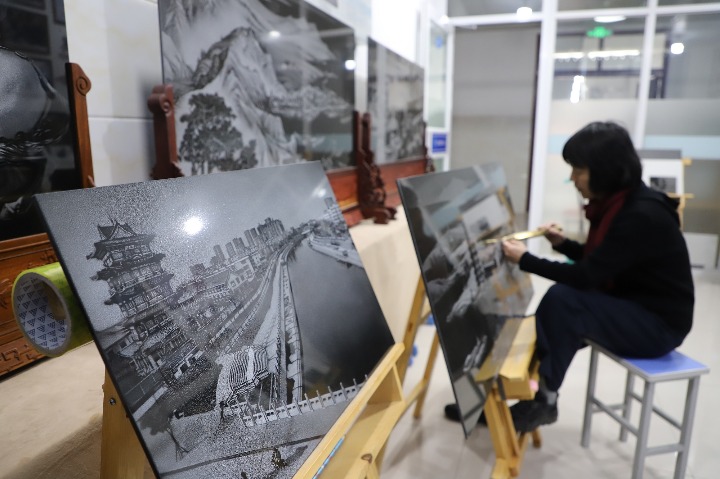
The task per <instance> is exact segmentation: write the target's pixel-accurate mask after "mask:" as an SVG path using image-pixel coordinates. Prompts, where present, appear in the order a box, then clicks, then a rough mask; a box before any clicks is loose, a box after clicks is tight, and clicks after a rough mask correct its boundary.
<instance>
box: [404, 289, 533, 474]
mask: <svg viewBox="0 0 720 479" xmlns="http://www.w3.org/2000/svg"><path fill="white" fill-rule="evenodd" d="M427 316H428V307H427V299H426V296H425V285H424V283H423V280H422V278H420V279H419V281H418V286H417V288H416V290H415V297H414V299H413V304H412V307H411V309H410V315H409V317H408V322H407V327H406V329H405V336H404V339H403V344H404V346H405V352H404V354H403V355H402V356H401V358H400V365H399V366H398V369H399V371H400V372H401V374H400V377H401V379H404V377H405V372H406V370H407V365H408V361H409V359H410V354H412V347H413V344H414V342H415V336H416V335H417V331H418V328H419V326H420V325H421V324H422V323H423V322H424V321H425V320H426V319H427ZM438 346H439V339H438V334H437V332H435V334H434V335H433V342H432V345H431V346H430V352H429V356H428V360H427V364H426V365H425V372H424V374H423V377H422V379H421V380H420V381H419V382H418V384H416V385H415V387H414V388H413V390H412V391H411V392H410V394H408V396H407V398H406V401H405V402H406V409H407V408H409V407H410V406H411V405H412V404H413V402H415V410H414V412H413V417H414V418H416V419H418V418H420V416H421V414H422V407H423V404H424V402H425V396H426V394H427V390H428V387H429V385H430V376H431V375H432V370H433V367H434V364H435V359H436V357H437V352H438ZM534 352H535V317H534V316H531V317H528V318H525V319H524V320H523V322H522V324H521V326H520V328H519V330H518V331H517V333H516V335H515V338H514V340H513V345H512V348H511V350H510V352H509V353H508V356H507V359H506V360H505V363H503V366H502V368H501V369H500V385H498V384H497V383H496V384H495V385H494V386H493V388H492V392H491V394H490V396H489V397H488V398H487V401H486V402H485V417H486V418H487V424H488V429H489V430H490V437H491V438H492V442H493V447H494V449H495V466H494V468H493V472H492V475H491V478H492V479H509V478H511V477H517V476H518V475H519V474H520V469H521V467H522V460H523V456H524V453H525V449H526V447H527V443H528V438H529V437H530V438H532V442H533V446H534V447H536V448H538V447H540V446H541V445H542V438H541V436H540V431H539V430H537V429H536V430H535V431H533V432H532V433H529V434H528V433H523V434H518V433H517V431H515V425H514V424H513V420H512V416H511V415H510V408H509V407H508V404H507V400H508V399H532V398H533V396H534V394H535V393H534V391H533V389H532V387H531V381H532V380H537V378H538V372H537V369H538V366H539V363H538V362H537V361H535V360H534V358H533V354H534ZM483 375H484V372H483V371H480V372H479V373H478V377H477V378H476V379H477V380H478V381H481V380H484V379H487V378H484V377H481V376H483Z"/></svg>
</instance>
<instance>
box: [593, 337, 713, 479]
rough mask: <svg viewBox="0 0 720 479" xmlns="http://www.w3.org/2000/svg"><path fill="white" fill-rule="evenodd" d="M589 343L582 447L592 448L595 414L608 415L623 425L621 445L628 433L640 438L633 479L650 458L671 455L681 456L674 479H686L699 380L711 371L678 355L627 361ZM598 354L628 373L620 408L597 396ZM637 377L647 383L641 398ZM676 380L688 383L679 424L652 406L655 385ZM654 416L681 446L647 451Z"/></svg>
mask: <svg viewBox="0 0 720 479" xmlns="http://www.w3.org/2000/svg"><path fill="white" fill-rule="evenodd" d="M586 343H587V344H588V345H589V346H590V350H591V352H590V372H589V375H588V385H587V394H586V398H585V415H584V419H583V427H582V439H581V441H580V444H581V445H582V447H589V445H590V427H591V421H592V415H593V413H596V412H605V413H607V414H608V415H609V416H610V417H611V418H613V419H614V420H615V421H617V422H618V423H620V441H622V442H625V441H626V440H627V433H628V432H630V433H632V434H634V435H635V437H636V438H637V444H636V446H635V457H634V460H633V467H632V479H641V478H642V475H643V468H644V465H645V458H646V457H647V456H651V455H655V454H666V453H672V452H677V453H678V455H677V460H676V462H675V474H674V476H673V477H674V479H682V478H684V477H685V470H686V469H687V460H688V451H689V449H690V439H691V436H692V428H693V420H694V418H695V408H696V405H697V397H698V389H699V386H700V376H701V375H703V374H707V373H708V372H710V369H709V368H708V367H707V366H705V365H703V364H700V363H698V362H697V361H694V360H693V359H691V358H689V357H687V356H685V355H684V354H682V353H679V352H677V351H672V352H671V353H669V354H667V355H666V356H663V357H662V358H657V359H628V358H622V357H620V356H617V355H615V354H613V353H611V352H609V351H607V350H606V349H604V348H603V347H602V346H599V345H597V344H595V343H593V342H592V341H586ZM599 353H603V354H604V355H605V356H607V357H608V358H610V359H612V360H613V361H615V362H616V363H618V364H619V365H620V366H622V367H624V368H625V369H626V370H627V379H626V382H625V394H624V400H623V402H622V403H620V404H605V403H603V402H602V401H600V400H599V399H598V398H597V397H596V396H595V383H596V379H597V367H598V354H599ZM636 376H637V377H640V378H641V379H643V380H644V381H645V386H644V391H643V394H642V395H639V394H637V393H635V392H634V390H633V386H634V383H635V377H636ZM674 380H688V388H687V395H686V398H685V407H684V412H683V418H682V421H677V420H676V419H674V418H673V417H671V416H670V415H668V414H667V413H666V412H665V411H663V410H661V409H659V408H658V407H656V406H654V405H653V399H654V395H655V385H656V384H657V383H660V382H665V381H674ZM633 399H635V400H637V401H639V402H640V404H641V410H640V421H639V425H638V427H635V426H634V425H633V424H632V423H631V422H630V419H631V406H632V400H633ZM617 410H620V411H621V412H622V415H620V414H618V413H617V412H616V411H617ZM653 412H654V413H656V414H657V415H658V416H660V417H661V418H663V419H665V420H666V421H667V422H668V423H670V424H671V425H673V426H674V427H675V428H677V429H678V430H680V440H679V442H677V443H672V444H666V445H662V446H655V447H648V445H647V443H648V432H649V430H650V418H651V417H652V413H653Z"/></svg>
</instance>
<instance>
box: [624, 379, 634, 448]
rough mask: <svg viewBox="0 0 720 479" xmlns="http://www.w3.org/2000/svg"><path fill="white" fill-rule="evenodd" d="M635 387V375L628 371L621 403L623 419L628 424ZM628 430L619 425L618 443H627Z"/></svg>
mask: <svg viewBox="0 0 720 479" xmlns="http://www.w3.org/2000/svg"><path fill="white" fill-rule="evenodd" d="M634 386H635V375H634V374H633V373H631V372H630V371H628V373H627V379H626V380H625V400H624V402H623V418H624V419H625V420H626V421H628V422H630V416H631V413H632V392H633V387H634ZM627 436H628V429H627V428H626V427H625V426H623V425H622V424H620V441H622V442H625V441H627Z"/></svg>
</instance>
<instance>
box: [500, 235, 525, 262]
mask: <svg viewBox="0 0 720 479" xmlns="http://www.w3.org/2000/svg"><path fill="white" fill-rule="evenodd" d="M502 249H503V253H504V254H505V258H506V259H507V260H508V261H510V262H511V263H518V262H519V261H520V258H522V255H524V254H525V253H526V252H527V247H526V246H525V243H523V242H522V241H518V240H514V239H510V240H505V241H503V242H502Z"/></svg>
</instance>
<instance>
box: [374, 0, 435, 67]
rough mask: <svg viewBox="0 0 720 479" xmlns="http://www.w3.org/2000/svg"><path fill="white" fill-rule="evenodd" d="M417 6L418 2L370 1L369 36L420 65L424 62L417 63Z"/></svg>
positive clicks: (405, 0)
mask: <svg viewBox="0 0 720 479" xmlns="http://www.w3.org/2000/svg"><path fill="white" fill-rule="evenodd" d="M418 5H419V3H418V0H393V1H388V0H372V12H373V15H372V28H371V32H370V36H371V37H372V38H373V39H374V40H376V41H377V42H378V43H380V44H382V45H383V46H385V47H387V48H389V49H390V50H392V51H394V52H395V53H398V54H400V55H402V56H404V57H405V58H407V59H408V60H410V61H412V62H415V63H418V64H420V65H422V64H424V60H423V61H419V59H418V52H417V37H418V34H419V32H418V31H417V27H418V18H419V15H420V12H419V9H418Z"/></svg>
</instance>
